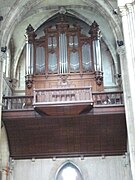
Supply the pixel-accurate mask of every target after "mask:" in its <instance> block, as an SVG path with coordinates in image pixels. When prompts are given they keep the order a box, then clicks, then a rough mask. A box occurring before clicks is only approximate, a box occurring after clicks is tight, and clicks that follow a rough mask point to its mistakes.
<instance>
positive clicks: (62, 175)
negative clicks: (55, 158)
mask: <svg viewBox="0 0 135 180" xmlns="http://www.w3.org/2000/svg"><path fill="white" fill-rule="evenodd" d="M68 179H71V180H83V176H82V173H81V171H80V169H79V168H78V167H77V166H76V165H75V164H74V163H73V162H71V161H67V162H65V163H64V164H62V165H61V166H60V167H59V169H58V170H57V172H56V175H55V180H68Z"/></svg>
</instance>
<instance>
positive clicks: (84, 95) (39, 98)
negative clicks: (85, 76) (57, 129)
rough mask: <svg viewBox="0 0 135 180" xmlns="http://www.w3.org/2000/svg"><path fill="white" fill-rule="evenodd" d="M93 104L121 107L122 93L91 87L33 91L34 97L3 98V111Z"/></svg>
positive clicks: (122, 102)
mask: <svg viewBox="0 0 135 180" xmlns="http://www.w3.org/2000/svg"><path fill="white" fill-rule="evenodd" d="M90 101H91V102H94V106H103V105H104V106H113V105H114V106H115V105H123V104H124V101H123V92H122V91H117V92H93V93H92V91H91V87H79V88H62V89H60V88H54V89H49V88H48V89H34V96H4V97H3V110H11V109H27V108H32V107H33V104H42V105H43V104H45V105H47V104H64V103H65V104H66V103H74V102H76V103H77V102H78V103H80V102H90Z"/></svg>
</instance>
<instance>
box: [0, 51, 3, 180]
mask: <svg viewBox="0 0 135 180" xmlns="http://www.w3.org/2000/svg"><path fill="white" fill-rule="evenodd" d="M2 55H3V53H2V52H0V148H1V114H2V113H1V111H2V82H3V56H2ZM0 176H2V157H1V152H0ZM0 180H1V177H0Z"/></svg>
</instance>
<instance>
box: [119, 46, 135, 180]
mask: <svg viewBox="0 0 135 180" xmlns="http://www.w3.org/2000/svg"><path fill="white" fill-rule="evenodd" d="M118 54H119V56H120V63H121V74H122V82H123V91H124V101H125V111H126V123H127V134H128V145H129V147H128V148H129V155H130V163H131V172H132V177H133V180H135V126H134V120H135V109H134V106H133V101H132V94H131V89H132V88H134V87H132V86H131V82H130V81H131V80H130V75H129V74H130V69H129V68H128V59H127V58H126V49H125V47H124V46H121V47H118ZM133 86H134V85H133Z"/></svg>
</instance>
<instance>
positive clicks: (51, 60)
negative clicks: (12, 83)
mask: <svg viewBox="0 0 135 180" xmlns="http://www.w3.org/2000/svg"><path fill="white" fill-rule="evenodd" d="M42 29H43V30H42V31H43V33H41V34H43V35H40V36H39V35H38V36H37V34H36V33H35V31H34V28H33V27H32V26H31V25H29V26H28V27H27V29H26V95H33V92H35V93H34V95H35V94H36V95H35V96H36V97H35V98H34V99H35V101H34V102H35V103H37V102H43V99H46V101H47V102H52V101H54V102H56V101H62V102H63V101H70V102H71V101H76V100H77V101H78V102H79V101H80V100H81V101H82V100H84V101H85V102H86V101H87V100H90V102H91V101H92V98H91V95H92V93H91V92H89V93H87V92H88V88H90V91H102V90H103V72H102V64H101V63H102V62H101V50H100V37H101V36H100V29H99V25H98V24H97V23H96V22H95V21H94V22H93V23H92V25H91V26H90V27H89V32H85V30H83V27H81V26H80V25H79V23H75V22H74V23H71V22H68V20H67V16H66V15H63V14H60V15H59V16H58V17H57V22H56V23H52V24H51V23H48V24H47V23H46V24H45V26H44V28H42ZM84 32H85V33H84ZM61 89H63V90H64V91H61ZM44 90H45V91H48V94H49V95H46V92H45V93H44ZM54 90H55V92H54ZM37 94H38V95H37ZM43 94H44V95H43ZM50 94H51V96H50ZM77 94H78V95H77ZM87 94H88V95H87ZM41 95H42V96H41ZM39 96H40V97H39ZM37 97H38V98H37ZM37 99H40V100H38V101H37ZM47 99H48V100H47ZM54 99H55V100H54ZM79 113H80V111H79Z"/></svg>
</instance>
